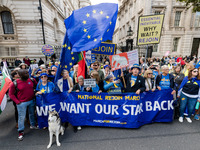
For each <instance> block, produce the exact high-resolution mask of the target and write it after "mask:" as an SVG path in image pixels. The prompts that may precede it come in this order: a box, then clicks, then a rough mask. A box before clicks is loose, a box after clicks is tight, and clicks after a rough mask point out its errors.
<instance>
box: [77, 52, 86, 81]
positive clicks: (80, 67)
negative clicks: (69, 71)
mask: <svg viewBox="0 0 200 150" xmlns="http://www.w3.org/2000/svg"><path fill="white" fill-rule="evenodd" d="M82 54H83V56H82V57H83V58H82V60H81V61H79V62H78V73H77V78H78V77H79V76H83V77H84V79H85V51H84V52H83V53H82Z"/></svg>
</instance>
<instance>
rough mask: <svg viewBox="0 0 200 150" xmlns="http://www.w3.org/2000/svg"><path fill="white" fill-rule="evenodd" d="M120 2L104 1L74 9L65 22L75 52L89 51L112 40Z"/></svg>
mask: <svg viewBox="0 0 200 150" xmlns="http://www.w3.org/2000/svg"><path fill="white" fill-rule="evenodd" d="M117 13H118V4H114V3H102V4H98V5H92V6H87V7H83V8H81V9H78V10H75V11H73V13H72V15H71V16H69V17H68V18H67V19H66V20H65V21H64V22H65V26H66V29H67V34H68V38H69V40H70V42H71V44H72V51H73V52H80V51H87V50H90V49H93V48H97V47H99V46H100V44H101V42H103V41H107V40H112V35H113V32H114V29H115V24H116V20H117Z"/></svg>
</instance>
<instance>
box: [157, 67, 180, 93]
mask: <svg viewBox="0 0 200 150" xmlns="http://www.w3.org/2000/svg"><path fill="white" fill-rule="evenodd" d="M161 70H162V74H159V75H158V76H157V78H156V87H157V89H158V90H159V91H160V90H164V89H170V88H171V89H173V91H172V93H171V94H172V95H174V94H175V93H176V86H175V83H174V76H173V75H172V74H169V67H168V66H167V65H164V66H162V67H161Z"/></svg>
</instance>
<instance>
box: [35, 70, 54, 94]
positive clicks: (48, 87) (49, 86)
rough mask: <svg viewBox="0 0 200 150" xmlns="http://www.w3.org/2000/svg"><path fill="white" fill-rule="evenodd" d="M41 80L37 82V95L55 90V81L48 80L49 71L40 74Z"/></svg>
mask: <svg viewBox="0 0 200 150" xmlns="http://www.w3.org/2000/svg"><path fill="white" fill-rule="evenodd" d="M40 79H41V81H40V82H39V83H38V84H37V87H36V91H38V92H37V93H36V95H38V94H45V93H52V92H53V91H54V88H55V85H54V84H53V82H50V81H47V79H48V75H47V73H41V74H40Z"/></svg>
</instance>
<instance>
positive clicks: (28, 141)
mask: <svg viewBox="0 0 200 150" xmlns="http://www.w3.org/2000/svg"><path fill="white" fill-rule="evenodd" d="M17 134H18V133H17V131H16V129H15V119H14V107H13V105H12V103H11V102H9V103H8V105H7V107H6V110H5V111H4V112H3V113H2V114H1V115H0V150H44V149H46V146H47V145H48V142H49V136H48V130H43V129H40V130H30V129H29V128H28V127H26V129H25V137H24V140H23V141H21V142H19V141H18V140H17ZM60 141H61V144H62V145H61V147H57V146H56V143H55V137H54V143H53V145H52V147H51V148H50V150H57V149H58V150H168V149H170V150H198V149H200V121H194V122H193V123H192V124H189V123H187V122H186V120H184V123H182V124H181V123H179V122H178V121H177V120H175V121H174V122H173V123H155V124H150V125H145V126H143V127H141V128H139V129H119V128H101V127H83V129H82V130H81V131H79V132H77V133H74V132H73V130H72V127H68V128H67V130H66V131H65V134H64V135H63V136H61V137H60Z"/></svg>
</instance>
